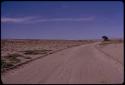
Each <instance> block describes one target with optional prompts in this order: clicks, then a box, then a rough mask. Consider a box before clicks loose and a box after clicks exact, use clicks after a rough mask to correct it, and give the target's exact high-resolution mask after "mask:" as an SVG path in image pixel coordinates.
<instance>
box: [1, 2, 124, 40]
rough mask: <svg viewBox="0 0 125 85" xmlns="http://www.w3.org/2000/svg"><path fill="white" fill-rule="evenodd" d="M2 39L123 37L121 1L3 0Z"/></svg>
mask: <svg viewBox="0 0 125 85" xmlns="http://www.w3.org/2000/svg"><path fill="white" fill-rule="evenodd" d="M1 7H2V8H1V38H2V39H68V40H81V39H83V40H84V39H101V37H102V36H103V35H106V36H108V37H111V38H123V34H124V33H123V32H124V31H123V30H124V29H123V28H124V27H123V19H124V17H123V10H124V8H123V2H121V1H100V2H99V1H88V2H87V1H29V2H28V1H4V2H2V6H1Z"/></svg>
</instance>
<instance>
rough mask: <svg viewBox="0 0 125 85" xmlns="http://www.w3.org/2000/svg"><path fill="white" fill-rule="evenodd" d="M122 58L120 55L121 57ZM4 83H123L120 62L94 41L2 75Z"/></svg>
mask: <svg viewBox="0 0 125 85" xmlns="http://www.w3.org/2000/svg"><path fill="white" fill-rule="evenodd" d="M121 58H122V57H121ZM2 81H3V83H4V84H57V83H58V84H87V83H89V84H91V83H92V84H93V83H94V84H97V83H99V84H100V83H101V84H102V83H111V84H117V83H123V64H121V63H119V62H117V61H116V60H114V59H112V58H109V56H107V55H105V54H104V53H102V52H101V51H99V50H98V49H97V48H96V47H95V44H91V45H82V46H78V47H74V48H69V49H66V50H63V51H60V52H58V53H55V54H51V55H48V56H46V57H44V58H42V59H38V60H35V61H33V62H31V63H28V64H26V65H24V66H21V67H19V68H17V69H15V70H12V71H9V72H7V73H6V74H4V75H2Z"/></svg>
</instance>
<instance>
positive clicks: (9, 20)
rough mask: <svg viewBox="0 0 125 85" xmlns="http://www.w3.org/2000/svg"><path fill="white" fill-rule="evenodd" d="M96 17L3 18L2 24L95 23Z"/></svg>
mask: <svg viewBox="0 0 125 85" xmlns="http://www.w3.org/2000/svg"><path fill="white" fill-rule="evenodd" d="M93 20H94V17H85V18H51V19H45V18H44V19H43V18H41V17H22V18H21V17H20V18H5V17H4V18H1V22H2V23H25V24H30V23H40V22H57V21H58V22H61V21H70V22H79V21H93Z"/></svg>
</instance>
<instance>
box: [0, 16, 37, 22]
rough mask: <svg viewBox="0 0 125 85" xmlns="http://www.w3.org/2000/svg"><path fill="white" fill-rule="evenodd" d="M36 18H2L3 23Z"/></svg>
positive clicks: (27, 20)
mask: <svg viewBox="0 0 125 85" xmlns="http://www.w3.org/2000/svg"><path fill="white" fill-rule="evenodd" d="M32 19H35V17H22V18H10V17H9V18H8V17H4V18H1V22H2V23H8V22H10V23H22V22H29V21H30V20H32Z"/></svg>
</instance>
